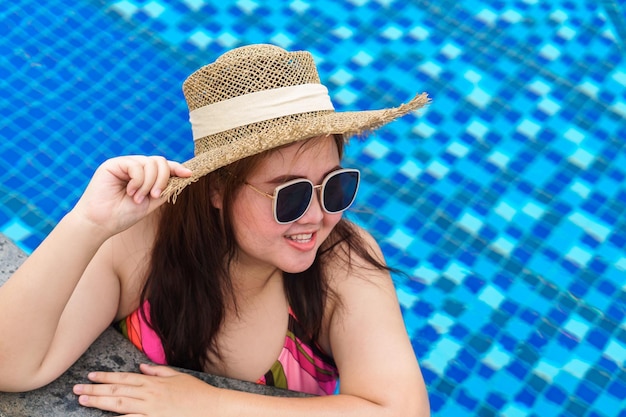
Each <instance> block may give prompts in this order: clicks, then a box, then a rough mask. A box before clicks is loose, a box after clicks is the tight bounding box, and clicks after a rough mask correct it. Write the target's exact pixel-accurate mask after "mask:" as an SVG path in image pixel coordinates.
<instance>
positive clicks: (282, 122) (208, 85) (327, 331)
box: [0, 45, 429, 417]
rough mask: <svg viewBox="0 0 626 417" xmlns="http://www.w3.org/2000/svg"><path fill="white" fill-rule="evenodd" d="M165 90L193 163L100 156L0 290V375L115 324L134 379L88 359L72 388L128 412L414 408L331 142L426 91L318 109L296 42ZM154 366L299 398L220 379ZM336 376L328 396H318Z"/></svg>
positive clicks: (415, 374)
mask: <svg viewBox="0 0 626 417" xmlns="http://www.w3.org/2000/svg"><path fill="white" fill-rule="evenodd" d="M183 89H184V92H185V97H186V99H187V102H188V105H189V108H190V121H191V123H192V130H193V135H194V141H195V156H194V158H192V159H191V160H189V161H187V162H186V163H184V164H178V163H176V162H172V161H168V160H165V159H164V158H161V157H147V156H125V157H119V158H114V159H111V160H108V161H106V162H105V163H103V164H102V165H101V166H100V167H99V168H98V170H97V171H96V172H95V174H94V176H93V178H92V180H91V181H90V183H89V185H88V187H87V189H86V190H85V192H84V194H83V195H82V197H81V198H80V200H79V201H78V203H77V204H76V206H75V207H74V208H73V209H72V210H71V211H70V212H69V213H68V214H67V215H66V216H65V217H64V218H63V219H62V220H61V221H60V222H59V224H58V225H57V227H56V228H55V229H54V230H53V231H52V233H51V234H50V235H49V236H48V237H47V238H46V240H45V241H44V242H43V243H42V244H41V246H40V247H39V248H38V249H37V250H36V251H35V252H33V254H32V255H31V256H30V257H29V258H28V260H27V261H26V262H25V263H24V264H23V265H22V267H20V269H19V270H18V271H17V272H16V273H15V274H14V276H12V277H11V278H10V279H9V281H8V282H7V283H6V284H5V285H4V286H3V287H2V288H0V334H1V335H2V338H0V390H5V391H25V390H31V389H35V388H37V387H40V386H43V385H45V384H47V383H49V382H50V381H52V380H54V379H55V378H57V377H58V376H59V375H61V374H62V373H63V372H64V371H65V370H66V369H67V368H68V367H70V366H71V364H72V363H73V362H74V361H76V359H78V357H79V356H80V355H81V354H82V353H83V352H84V351H85V350H86V349H87V347H88V346H89V345H90V344H91V343H92V342H93V341H94V340H95V339H96V338H97V337H98V336H99V335H100V333H101V332H102V331H104V329H105V328H106V327H107V326H109V325H111V323H116V324H117V325H118V326H119V328H120V329H121V331H122V332H123V333H124V334H125V335H126V336H127V337H128V338H129V339H130V340H131V342H133V344H135V346H137V348H139V349H141V350H142V351H143V352H144V353H145V354H146V355H147V358H148V359H150V361H151V362H152V363H153V364H145V365H142V366H141V368H140V371H141V373H136V374H135V373H130V374H129V373H109V372H97V370H94V372H93V373H91V374H90V375H89V379H90V381H92V382H93V384H79V385H76V386H75V387H74V392H75V393H76V394H77V396H78V401H79V403H80V404H82V405H84V406H86V407H95V408H99V409H102V410H109V411H113V412H116V413H119V414H124V415H128V416H171V415H177V416H196V415H206V414H207V413H210V414H211V415H215V416H233V415H256V416H265V415H268V416H269V415H271V416H281V415H285V416H293V415H298V416H309V415H310V416H321V415H323V416H333V415H337V416H343V417H345V416H351V415H354V416H359V417H364V416H427V415H429V408H428V398H427V394H426V390H425V387H424V383H423V379H422V375H421V372H420V369H419V366H418V363H417V360H416V358H415V356H414V353H413V350H412V348H411V344H410V341H409V338H408V336H407V334H406V330H405V328H404V324H403V320H402V316H401V314H400V308H399V306H398V302H397V299H396V296H395V290H394V287H393V284H392V281H391V278H390V275H389V270H388V268H387V267H386V266H385V264H384V260H383V256H382V254H381V252H380V249H379V247H378V246H377V244H376V242H375V241H374V240H373V239H372V237H371V236H370V235H369V234H367V233H366V232H365V231H364V230H362V229H361V228H359V227H357V226H356V225H354V224H352V223H349V222H348V221H346V220H345V219H342V213H343V211H344V210H346V209H347V208H348V207H349V206H350V205H351V204H352V202H353V200H354V198H355V195H356V192H357V189H358V184H359V180H360V174H359V171H358V170H357V169H353V168H350V167H342V166H341V157H342V152H343V145H344V140H345V139H347V138H348V137H349V136H352V135H355V134H359V133H363V132H367V131H370V130H373V129H375V128H377V127H379V126H382V125H384V124H386V123H388V122H390V121H392V120H394V119H395V118H397V117H400V116H402V115H404V114H406V113H408V112H410V111H412V110H415V109H417V108H418V107H421V106H423V105H424V104H425V103H426V101H427V98H426V96H425V95H423V94H422V95H418V96H416V97H415V98H414V99H413V100H412V101H410V102H409V103H407V104H404V105H402V106H399V107H396V108H390V109H384V110H376V111H365V112H343V113H339V112H335V111H334V110H333V107H332V104H331V102H330V99H329V97H328V94H327V90H326V89H325V87H324V86H323V85H322V84H320V82H319V77H318V75H317V70H316V68H315V65H314V63H313V60H312V58H311V55H310V54H309V53H307V52H287V51H284V50H283V49H281V48H278V47H275V46H270V45H252V46H247V47H243V48H237V49H235V50H232V51H230V52H228V53H226V54H224V55H223V56H222V57H220V58H219V59H218V60H217V61H215V62H214V63H212V64H209V65H207V66H205V67H203V68H201V69H199V70H198V71H196V72H195V73H194V74H192V75H191V76H190V77H189V78H188V79H187V80H186V81H185V83H184V85H183ZM168 200H169V201H170V203H167V201H168ZM18 317H19V320H16V318H18ZM24 323H28V325H27V326H25V325H24ZM166 365H172V366H178V367H184V368H189V369H196V370H202V371H204V372H209V373H214V374H218V375H223V376H227V377H231V378H238V379H242V380H247V381H253V382H257V383H260V384H268V385H275V386H279V387H284V388H288V389H292V390H297V391H302V392H307V393H310V394H315V396H313V397H309V398H279V397H264V396H260V395H255V394H249V393H242V392H235V391H229V390H224V389H219V388H215V387H212V386H210V385H208V384H206V383H204V382H202V381H200V380H198V379H196V378H194V377H192V376H189V375H187V374H181V373H179V372H177V371H175V370H173V369H171V368H168V367H167V366H166ZM338 378H341V384H340V387H339V390H338V395H327V394H333V393H334V392H335V391H336V387H337V381H338Z"/></svg>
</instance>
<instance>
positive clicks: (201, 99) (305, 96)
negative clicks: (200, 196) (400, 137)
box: [163, 45, 428, 201]
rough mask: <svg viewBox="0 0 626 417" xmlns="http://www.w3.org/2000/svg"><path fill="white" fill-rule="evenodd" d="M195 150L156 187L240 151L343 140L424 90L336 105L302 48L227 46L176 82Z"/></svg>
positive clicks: (168, 192) (170, 190)
mask: <svg viewBox="0 0 626 417" xmlns="http://www.w3.org/2000/svg"><path fill="white" fill-rule="evenodd" d="M183 93H184V94H185V99H186V100H187V105H188V106H189V120H190V122H191V127H192V132H193V139H194V148H195V149H194V154H195V156H194V157H193V158H192V159H190V160H188V161H187V162H185V163H184V165H185V166H186V167H188V168H189V169H191V171H192V172H193V174H192V176H191V177H189V178H178V177H173V178H171V179H170V181H169V183H168V186H167V187H166V189H165V190H164V191H163V195H164V196H166V197H167V198H168V199H170V200H173V201H176V197H177V196H178V194H180V192H181V191H182V190H183V189H184V188H185V187H186V186H187V185H189V184H191V183H192V182H194V181H197V180H198V179H199V178H200V177H202V176H204V175H206V174H208V173H210V172H212V171H214V170H216V169H218V168H221V167H223V166H225V165H228V164H230V163H232V162H235V161H237V160H240V159H243V158H245V157H248V156H251V155H255V154H258V153H260V152H263V151H265V150H268V149H272V148H276V147H278V146H282V145H286V144H289V143H293V142H296V141H299V140H303V139H307V138H311V137H315V136H322V135H330V134H335V133H338V134H343V135H344V138H345V139H347V138H349V137H350V136H353V135H358V134H361V133H365V132H368V131H372V130H374V129H377V128H379V127H380V126H382V125H384V124H387V123H389V122H391V121H392V120H394V119H396V118H398V117H401V116H404V115H405V114H407V113H409V112H411V111H413V110H416V109H418V108H420V107H422V106H424V105H425V104H426V103H427V102H428V97H427V95H426V94H425V93H422V94H418V95H416V96H415V97H414V98H413V99H412V100H411V101H409V102H408V103H406V104H402V105H400V106H398V107H392V108H388V109H381V110H369V111H350V112H335V110H334V107H333V105H332V103H331V101H330V97H329V95H328V90H327V89H326V87H325V86H324V85H322V84H321V83H320V79H319V76H318V74H317V69H316V67H315V63H314V62H313V57H312V56H311V54H310V53H309V52H306V51H297V52H288V51H285V50H284V49H282V48H279V47H277V46H273V45H249V46H243V47H240V48H236V49H233V50H231V51H229V52H226V53H225V54H223V55H222V56H220V57H219V58H218V59H217V60H216V61H215V62H213V63H211V64H208V65H206V66H204V67H202V68H200V69H199V70H197V71H196V72H194V73H193V74H191V75H190V76H189V77H188V78H187V79H186V80H185V82H184V83H183Z"/></svg>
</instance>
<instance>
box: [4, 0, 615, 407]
mask: <svg viewBox="0 0 626 417" xmlns="http://www.w3.org/2000/svg"><path fill="white" fill-rule="evenodd" d="M625 16H626V7H625V5H624V3H623V2H621V1H617V0H604V1H602V2H596V1H591V0H589V1H583V0H571V1H562V0H560V1H547V0H546V1H539V0H519V1H505V0H502V1H497V0H492V1H472V0H462V1H448V0H439V1H434V0H432V1H427V0H413V1H393V0H378V1H374V0H344V1H308V2H307V1H302V0H294V1H276V2H261V1H252V0H241V1H222V2H212V1H204V0H186V1H182V0H181V1H177V0H169V1H168V0H153V1H141V0H132V1H130V0H129V1H95V0H94V1H86V0H79V1H72V2H70V1H68V0H50V1H47V2H44V3H42V2H37V1H34V0H18V1H14V2H10V3H7V4H5V5H3V6H1V7H0V34H2V36H1V37H0V115H1V116H2V118H1V119H0V138H1V139H2V141H1V142H0V232H2V233H4V234H6V235H8V236H9V237H11V238H12V239H13V240H14V241H15V242H16V243H18V245H20V246H21V247H22V248H24V249H25V250H27V251H30V250H32V249H33V248H34V247H35V246H36V245H37V244H38V243H39V242H40V241H41V239H42V238H43V236H45V235H46V234H47V233H48V232H49V231H50V229H51V228H52V227H53V226H54V224H55V223H56V222H57V221H58V220H59V218H60V217H61V216H62V215H63V213H64V212H65V211H67V210H68V209H69V208H70V207H71V206H72V204H73V203H74V202H75V201H76V199H77V198H78V196H79V195H80V192H81V190H82V189H83V188H84V186H85V185H86V183H87V181H88V178H89V177H90V175H91V172H92V171H93V170H94V169H95V168H96V167H97V165H98V164H99V163H100V162H102V161H103V160H104V159H106V158H108V157H111V156H115V155H118V154H125V153H150V154H153V153H158V154H163V155H167V156H168V157H170V158H173V159H178V160H185V159H188V158H189V156H190V155H191V152H192V149H191V135H190V130H189V126H188V124H187V121H186V120H187V110H186V106H185V104H184V100H183V97H182V93H181V91H180V84H181V82H182V80H183V79H184V78H185V77H186V76H187V75H188V74H189V73H190V72H191V71H193V70H195V69H196V68H197V67H198V66H200V65H203V64H205V63H208V62H210V61H212V60H213V59H215V58H216V57H217V56H218V55H219V54H221V53H222V52H224V51H225V50H227V49H230V48H232V47H235V46H239V45H243V44H248V43H257V42H266V43H274V44H277V45H279V46H282V47H285V48H287V49H307V50H310V51H311V52H313V54H314V55H315V57H316V61H317V62H318V64H319V69H320V73H321V76H322V78H323V79H324V80H325V81H326V84H327V85H328V86H329V88H330V90H331V95H332V98H333V101H334V102H335V105H336V107H337V108H338V109H340V110H353V109H367V108H380V107H385V106H389V105H395V104H397V103H399V102H402V101H406V100H408V99H409V98H410V97H411V96H412V95H413V94H414V93H416V92H420V91H428V92H429V93H430V95H431V97H432V98H433V102H432V104H431V105H430V106H429V107H428V109H426V110H425V111H420V112H419V113H417V114H413V115H410V116H408V117H406V118H404V119H403V120H402V121H399V122H396V123H394V124H392V125H390V126H389V127H388V128H386V129H384V130H383V131H381V132H380V133H378V134H376V135H373V136H371V137H369V138H367V139H366V140H365V141H362V142H356V141H353V143H352V145H351V147H350V150H349V154H348V161H347V162H346V165H358V166H360V167H362V168H363V171H364V174H365V175H364V184H363V187H362V189H361V192H360V195H359V199H358V203H359V204H358V208H357V210H355V212H354V213H353V214H352V216H353V218H354V219H355V220H356V221H358V222H359V223H361V224H363V225H365V226H367V227H368V228H369V229H370V230H372V232H373V233H374V234H375V235H376V236H377V237H378V238H379V240H380V242H381V245H382V247H383V250H384V251H385V254H386V256H387V258H388V260H389V262H390V263H391V264H393V265H397V266H401V267H402V268H403V269H404V270H405V271H407V273H408V275H409V276H408V277H402V276H398V277H396V281H397V284H398V296H399V298H400V301H401V303H402V306H403V311H404V317H405V321H406V324H407V328H408V329H409V332H410V334H411V337H412V341H413V346H414V349H415V351H416V353H417V355H418V357H419V358H420V361H421V364H422V367H423V370H424V374H425V378H426V382H427V385H428V388H429V392H430V399H431V404H432V409H433V415H434V416H455V417H456V416H496V415H498V416H506V417H525V416H541V417H545V416H568V417H569V416H589V417H591V416H593V417H613V416H626V411H623V409H626V400H624V398H625V397H626V370H625V366H624V364H625V361H626V318H625V317H626V292H625V288H626V287H625V283H626V251H625V247H626V216H624V214H625V211H626V186H625V185H624V179H625V178H626V154H625V149H624V147H625V145H624V143H625V139H626V62H625V59H624V52H625V50H626V17H625Z"/></svg>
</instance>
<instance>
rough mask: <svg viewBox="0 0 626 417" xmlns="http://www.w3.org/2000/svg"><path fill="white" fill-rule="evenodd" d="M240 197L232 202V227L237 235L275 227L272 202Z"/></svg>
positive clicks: (255, 232)
mask: <svg viewBox="0 0 626 417" xmlns="http://www.w3.org/2000/svg"><path fill="white" fill-rule="evenodd" d="M254 197H255V196H253V197H250V196H248V195H246V194H243V195H240V196H239V197H238V198H236V199H235V201H234V202H233V219H232V221H233V226H234V228H235V230H236V232H237V233H248V234H254V235H256V234H257V233H259V232H261V231H262V230H265V229H267V228H268V227H271V226H276V222H275V221H274V215H273V214H272V200H270V199H265V198H254Z"/></svg>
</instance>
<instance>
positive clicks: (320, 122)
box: [161, 93, 429, 202]
mask: <svg viewBox="0 0 626 417" xmlns="http://www.w3.org/2000/svg"><path fill="white" fill-rule="evenodd" d="M428 102H429V98H428V95H427V94H426V93H421V94H417V95H416V96H415V97H414V98H413V99H412V100H410V101H409V102H407V103H404V104H402V105H400V106H398V107H391V108H387V109H381V110H365V111H347V112H335V111H322V112H314V113H302V114H295V115H290V116H285V117H282V119H284V118H288V119H290V120H289V123H271V124H268V125H269V126H270V127H269V128H261V129H259V128H256V129H255V128H250V129H249V130H250V131H249V132H246V133H245V134H244V136H243V137H241V136H242V132H241V130H242V128H237V131H238V132H237V134H236V136H239V137H240V138H239V139H238V140H237V141H232V142H226V143H224V144H223V145H222V146H217V147H212V148H211V149H210V150H207V151H204V152H200V153H198V154H197V155H196V156H194V157H193V158H191V159H190V160H188V161H186V162H184V163H183V165H184V166H186V167H187V168H189V169H190V170H191V171H192V175H191V176H190V177H187V178H182V177H172V178H170V180H169V182H168V184H167V187H166V188H165V190H163V193H162V194H161V196H162V197H166V198H167V199H168V201H173V202H175V201H176V197H177V196H178V195H179V194H180V193H181V192H182V191H183V189H184V188H185V187H187V186H188V185H189V184H191V183H193V182H195V181H198V179H200V178H201V177H203V176H205V175H207V174H209V173H210V172H213V171H215V170H216V169H218V168H221V167H224V166H226V165H229V164H231V163H233V162H235V161H238V160H240V159H243V158H246V157H249V156H252V155H255V154H258V153H261V152H263V151H266V150H269V149H273V148H277V147H279V146H283V145H287V144H290V143H294V142H298V141H301V140H304V139H309V138H312V137H317V136H324V135H332V134H342V135H344V137H345V138H346V139H347V138H349V137H352V136H355V135H361V134H364V133H367V132H371V131H373V130H376V129H378V128H380V127H381V126H384V125H386V124H388V123H389V122H392V121H393V120H395V119H397V118H399V117H402V116H404V115H406V114H408V113H410V112H412V111H415V110H417V109H419V108H421V107H424V106H425V105H426V104H428ZM246 128H247V127H244V128H243V129H246ZM224 136H228V132H224Z"/></svg>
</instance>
